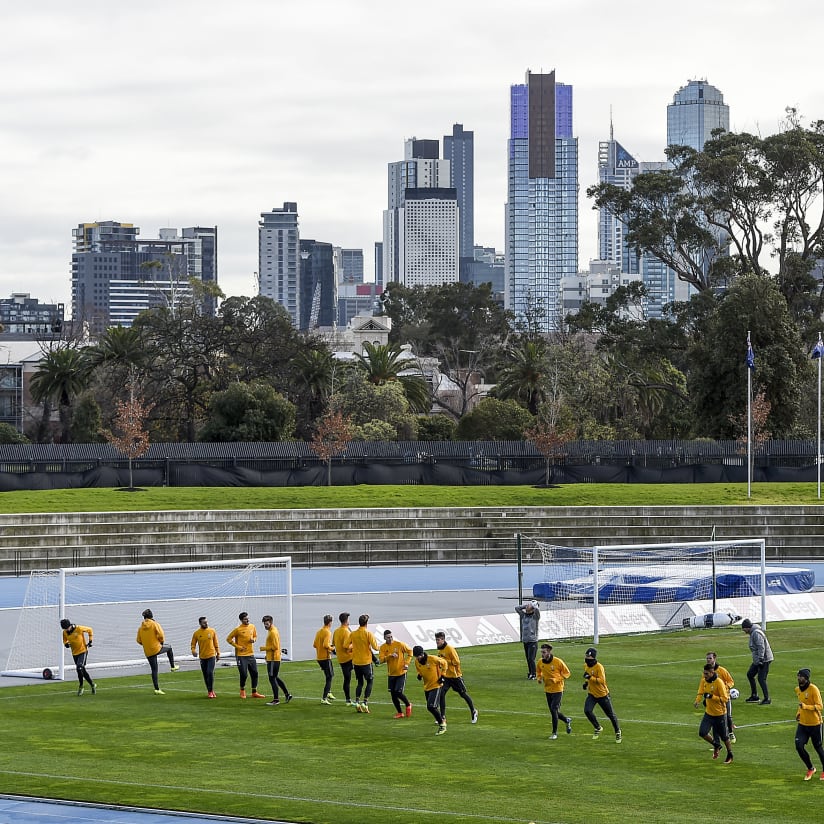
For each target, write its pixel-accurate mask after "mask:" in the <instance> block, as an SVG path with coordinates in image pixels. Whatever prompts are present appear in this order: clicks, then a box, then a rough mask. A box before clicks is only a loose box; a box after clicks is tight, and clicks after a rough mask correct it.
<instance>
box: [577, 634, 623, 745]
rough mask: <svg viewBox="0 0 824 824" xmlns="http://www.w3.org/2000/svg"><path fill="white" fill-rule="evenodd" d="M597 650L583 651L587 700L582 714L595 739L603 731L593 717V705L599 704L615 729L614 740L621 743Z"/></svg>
mask: <svg viewBox="0 0 824 824" xmlns="http://www.w3.org/2000/svg"><path fill="white" fill-rule="evenodd" d="M597 659H598V650H596V649H595V647H590V648H589V649H588V650H587V651H586V652H585V653H584V689H585V690H586V691H587V700H586V701H585V702H584V715H586V717H587V719H588V720H589V722H590V724H592V728H593V730H594V732H593V734H592V737H593V739H596V740H597V738H598V737H599V736H600V735H601V733H602V732H603V731H604V728H603V727H602V726H601V725H600V724H599V723H598V719H597V718H596V717H595V712H594V710H595V707H596V706H599V707H600V708H601V709H602V710H603V711H604V713H605V714H606V716H607V718H609V720H610V721H611V722H612V728H613V729H614V730H615V742H616V743H617V744H620V743H621V725H620V724H619V723H618V719H617V718H616V717H615V710H613V709H612V700H611V699H610V697H609V687H608V686H607V677H606V673H605V671H604V668H603V666H602V665H601V664H599V663H598V660H597Z"/></svg>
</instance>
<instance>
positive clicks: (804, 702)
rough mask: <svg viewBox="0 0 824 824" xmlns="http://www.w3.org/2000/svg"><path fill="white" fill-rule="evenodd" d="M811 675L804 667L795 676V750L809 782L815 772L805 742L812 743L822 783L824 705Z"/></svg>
mask: <svg viewBox="0 0 824 824" xmlns="http://www.w3.org/2000/svg"><path fill="white" fill-rule="evenodd" d="M811 675H812V673H811V672H810V670H809V669H807V668H806V667H805V668H803V669H800V670H799V671H798V674H797V675H796V678H797V679H798V686H797V687H796V688H795V695H796V698H797V699H798V712H797V713H796V714H795V720H796V721H798V726H797V727H796V728H795V750H796V752H797V753H798V755H799V757H800V758H801V760H802V761H803V762H804V765H805V766H806V767H807V774H806V775H805V776H804V780H805V781H809V780H810V779H811V778H812V777H813V776H814V775H815V770H814V769H813V762H812V761H811V760H810V756H809V754H808V753H807V742H808V741H812V742H813V749H814V750H815V751H816V753H818V757H819V758H820V759H821V780H822V781H824V746H822V742H821V711H822V709H824V705H822V703H821V692H820V691H819V689H818V687H817V686H816V685H815V684H813V683H811V682H810V676H811Z"/></svg>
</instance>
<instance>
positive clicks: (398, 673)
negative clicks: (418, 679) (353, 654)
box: [378, 629, 412, 718]
mask: <svg viewBox="0 0 824 824" xmlns="http://www.w3.org/2000/svg"><path fill="white" fill-rule="evenodd" d="M378 658H379V659H380V662H381V664H386V669H387V676H388V688H389V697H390V698H391V699H392V703H393V704H394V705H395V716H394V717H395V718H409V716H410V715H412V702H411V701H410V700H409V699H408V698H407V697H406V695H405V694H404V690H405V689H406V673H407V672H408V670H409V662H410V661H411V660H412V649H411V648H410V647H408V646H407V645H406V644H404V642H403V641H396V640H395V639H394V638H393V636H392V630H391V629H387V630H384V632H383V643H382V644H381V647H380V649H379V650H378Z"/></svg>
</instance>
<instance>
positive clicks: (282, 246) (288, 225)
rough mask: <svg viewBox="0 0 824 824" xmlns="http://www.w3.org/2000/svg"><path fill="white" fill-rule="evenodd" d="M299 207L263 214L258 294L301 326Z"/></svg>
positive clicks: (290, 204)
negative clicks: (284, 311) (278, 307)
mask: <svg viewBox="0 0 824 824" xmlns="http://www.w3.org/2000/svg"><path fill="white" fill-rule="evenodd" d="M299 278H300V231H299V228H298V204H297V203H284V204H283V208H282V209H272V211H271V212H263V213H262V214H261V216H260V222H259V223H258V294H260V295H264V296H265V297H268V298H272V300H274V301H276V302H277V303H279V304H281V306H283V307H284V308H285V309H286V310H287V311H288V312H289V316H290V317H291V318H292V323H293V324H294V325H295V327H299V326H300V288H299Z"/></svg>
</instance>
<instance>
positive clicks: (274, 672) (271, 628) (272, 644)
mask: <svg viewBox="0 0 824 824" xmlns="http://www.w3.org/2000/svg"><path fill="white" fill-rule="evenodd" d="M263 628H264V629H265V630H266V643H265V644H264V645H263V646H262V647H261V648H260V649H261V651H263V652H265V653H266V675H267V676H268V677H269V683H270V684H271V685H272V700H271V701H267V702H266V705H267V706H269V707H276V706H277V705H278V704H280V698H279V693H278V689H282V690H283V696H284V698H285V699H286V703H287V704H288V703H289V702H290V701H291V700H292V693H291V692H289V689H288V688H287V686H286V684H284V683H283V681H282V680H281V677H280V661H281V656H282V651H281V648H280V632H278V628H277V627H276V626H275V621H274V619H273V618H272V616H271V615H264V616H263Z"/></svg>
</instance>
